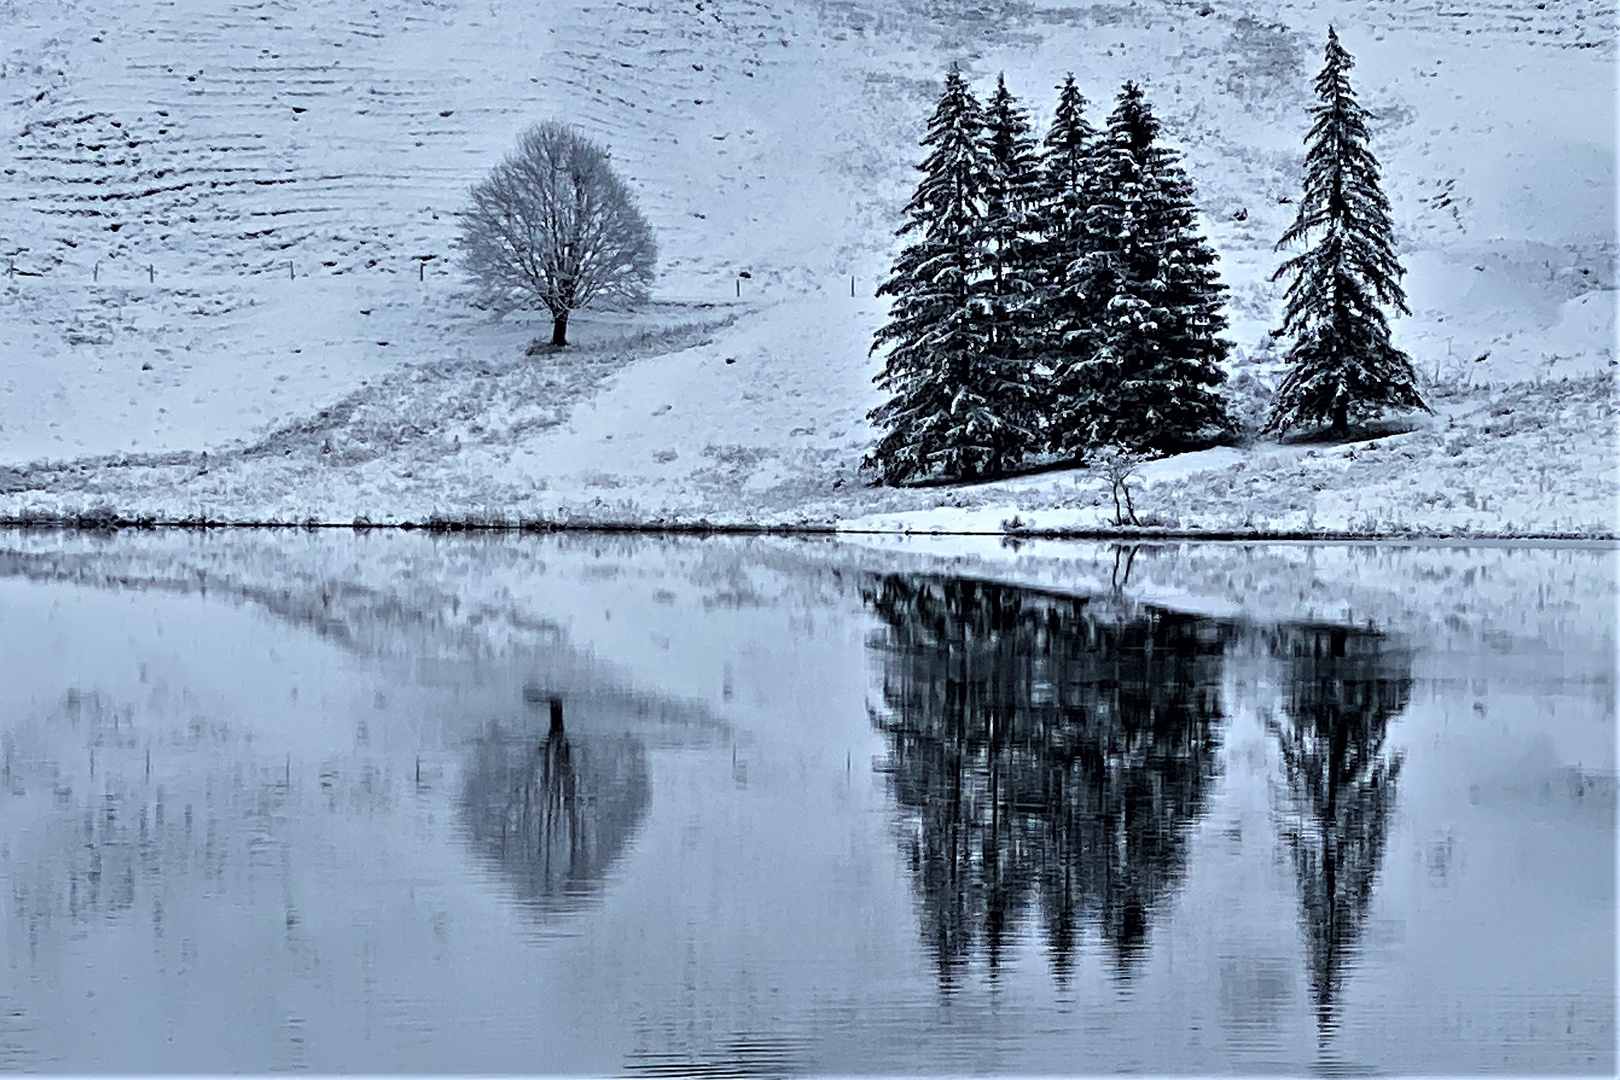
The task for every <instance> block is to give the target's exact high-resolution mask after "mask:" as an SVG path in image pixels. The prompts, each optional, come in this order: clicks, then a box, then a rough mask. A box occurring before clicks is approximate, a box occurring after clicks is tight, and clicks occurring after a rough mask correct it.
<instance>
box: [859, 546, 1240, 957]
mask: <svg viewBox="0 0 1620 1080" xmlns="http://www.w3.org/2000/svg"><path fill="white" fill-rule="evenodd" d="M866 599H867V602H868V604H869V606H870V607H871V608H872V609H873V611H874V612H875V613H876V614H877V615H878V617H879V618H880V619H881V620H882V622H883V624H884V627H883V630H882V632H881V633H880V634H879V635H878V636H877V637H876V638H875V639H874V641H873V646H874V648H875V649H876V650H878V651H879V653H880V655H881V657H882V661H881V663H882V672H883V691H882V696H883V703H882V708H881V709H877V710H874V722H875V723H876V724H877V725H878V726H879V727H880V728H881V729H882V730H883V731H884V732H885V733H886V734H887V735H888V736H889V740H890V748H891V758H890V763H889V767H890V771H891V773H892V783H893V789H894V792H895V796H896V800H897V802H898V803H899V805H900V807H901V810H902V812H903V813H904V815H905V816H906V819H907V820H908V821H909V822H910V823H911V825H912V829H913V837H912V840H911V842H910V848H911V861H912V868H913V871H914V873H915V876H916V883H917V887H918V891H919V894H920V904H919V906H920V909H921V914H922V919H923V933H924V937H925V939H926V941H927V944H928V946H929V948H930V949H931V950H932V951H933V953H934V955H935V958H936V960H937V962H938V963H939V965H940V972H941V979H942V981H944V982H946V983H949V982H950V981H952V980H953V979H954V977H955V969H956V968H957V967H958V966H960V965H961V964H963V963H965V962H967V961H968V960H969V959H971V958H972V957H973V956H974V955H977V954H982V955H983V956H984V957H985V959H986V961H987V962H988V963H989V964H990V965H991V966H992V968H993V967H994V966H995V965H996V964H997V963H999V961H1000V958H1001V951H1002V948H1003V946H1004V942H1005V941H1006V940H1007V939H1008V938H1009V937H1011V936H1012V935H1013V934H1014V933H1015V931H1016V929H1017V926H1018V923H1019V921H1020V920H1021V919H1022V918H1024V916H1025V914H1026V911H1027V910H1028V908H1029V907H1030V906H1031V905H1032V904H1035V905H1038V909H1039V919H1040V925H1041V927H1042V932H1043V934H1044V937H1045V939H1046V945H1047V949H1048V951H1049V953H1050V956H1051V961H1052V964H1053V968H1054V971H1055V972H1056V973H1057V975H1058V977H1059V978H1060V979H1061V978H1064V977H1066V973H1067V971H1068V970H1069V967H1070V965H1071V964H1072V954H1073V951H1074V949H1075V947H1076V942H1077V941H1078V939H1079V937H1080V936H1081V934H1082V932H1083V931H1084V930H1085V929H1087V928H1091V929H1094V930H1095V931H1096V932H1097V933H1098V935H1099V936H1100V937H1101V938H1102V940H1103V941H1104V942H1105V943H1106V944H1107V945H1108V947H1109V948H1110V950H1111V951H1112V952H1113V954H1114V957H1115V961H1116V963H1117V965H1118V966H1119V969H1120V970H1121V972H1122V973H1123V972H1128V970H1129V965H1130V961H1131V958H1132V957H1133V956H1134V955H1135V954H1136V953H1137V952H1138V951H1139V950H1140V948H1141V946H1142V944H1143V943H1144V941H1145V939H1146V937H1147V933H1148V929H1149V925H1150V922H1151V918H1152V916H1153V914H1154V912H1155V910H1156V909H1157V908H1159V907H1160V906H1161V905H1162V904H1163V902H1164V901H1165V899H1166V898H1167V896H1168V895H1169V893H1170V892H1171V891H1172V890H1173V888H1174V887H1175V885H1176V884H1177V882H1178V881H1179V880H1180V878H1181V875H1182V874H1183V872H1184V870H1185V866H1186V858H1187V853H1186V843H1187V834H1188V832H1189V829H1190V826H1191V825H1192V824H1193V823H1194V822H1195V821H1196V820H1197V818H1198V817H1199V815H1200V814H1201V813H1202V812H1203V808H1204V803H1205V800H1206V799H1207V796H1208V791H1209V787H1210V782H1211V780H1212V778H1213V777H1214V775H1215V770H1216V750H1217V747H1218V737H1219V736H1218V725H1219V721H1220V706H1219V685H1220V678H1221V658H1222V651H1223V648H1224V638H1223V633H1222V631H1221V629H1220V628H1219V627H1218V626H1217V625H1216V624H1215V623H1213V622H1212V621H1210V620H1207V619H1202V618H1199V617H1196V616H1184V615H1174V614H1171V613H1168V612H1162V611H1154V610H1147V611H1144V612H1142V613H1139V614H1136V615H1134V616H1132V617H1129V618H1124V617H1111V616H1108V615H1099V614H1098V613H1097V612H1096V611H1095V609H1094V608H1093V607H1092V606H1089V605H1088V604H1087V602H1086V601H1084V600H1079V599H1074V598H1066V597H1054V596H1049V595H1045V594H1041V593H1037V592H1032V591H1029V590H1025V589H1019V588H1014V587H1011V586H1003V585H997V584H992V583H986V582H976V581H963V580H939V579H930V578H910V577H899V576H894V577H887V578H883V579H880V580H877V581H876V582H874V583H873V584H872V585H871V586H870V587H869V588H868V589H867V592H866Z"/></svg>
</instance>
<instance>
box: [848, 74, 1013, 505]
mask: <svg viewBox="0 0 1620 1080" xmlns="http://www.w3.org/2000/svg"><path fill="white" fill-rule="evenodd" d="M984 126H985V116H984V110H983V108H982V107H981V106H980V104H979V102H978V100H977V99H976V98H975V97H974V96H973V93H972V91H971V90H969V88H968V86H967V83H966V82H964V81H963V79H962V75H961V73H960V72H959V71H958V70H957V69H956V68H955V67H954V66H953V67H952V68H951V70H950V72H949V73H947V74H946V76H945V89H944V92H943V93H942V94H941V96H940V99H939V105H938V107H937V108H936V109H935V110H934V115H933V117H932V118H931V119H930V120H929V122H928V132H927V134H926V135H925V136H924V137H923V140H922V145H923V146H926V147H931V148H932V150H931V152H930V153H929V155H928V157H927V159H926V160H925V161H924V162H923V163H922V165H921V166H919V169H920V171H921V172H922V174H923V178H922V181H921V182H920V183H919V184H918V185H917V192H916V194H915V195H913V196H912V198H911V201H910V202H909V203H907V204H906V214H907V220H906V222H905V224H904V225H902V226H901V227H900V230H899V235H901V236H905V235H908V234H916V239H915V240H914V241H913V242H912V243H911V244H910V245H909V246H907V247H906V248H905V250H904V251H902V252H901V254H900V258H899V260H898V261H897V262H896V263H895V266H894V272H893V276H892V277H890V279H889V280H888V281H886V282H884V284H883V285H882V286H881V287H880V288H879V289H878V295H879V296H892V297H894V304H893V306H892V308H891V310H890V321H889V322H888V324H886V325H885V326H883V327H882V328H881V329H880V330H878V332H877V334H876V335H875V338H874V340H873V343H872V351H873V352H876V351H877V350H878V349H880V348H882V347H883V346H885V345H888V346H890V348H889V352H888V355H887V357H886V359H885V363H884V368H883V370H882V371H881V372H880V373H879V374H878V375H877V376H876V378H875V379H874V380H873V381H874V382H876V383H877V384H878V385H879V386H880V387H882V388H883V389H885V390H888V391H890V392H892V394H893V396H892V397H891V398H890V399H889V400H888V401H886V402H884V403H883V404H882V405H880V406H878V407H877V408H876V409H874V410H872V412H871V414H870V416H869V417H868V418H869V419H870V420H872V422H873V423H875V424H878V425H880V426H882V427H885V428H887V429H888V431H887V434H885V435H884V436H883V438H882V439H880V440H879V441H878V443H877V445H876V446H875V447H873V449H872V451H871V453H870V454H869V455H868V456H867V458H866V465H867V466H868V467H869V468H872V469H874V470H875V471H876V472H877V474H878V476H879V478H880V479H881V480H882V482H884V483H886V484H900V483H904V482H907V481H911V480H921V479H926V478H930V477H936V476H938V477H950V478H956V479H981V478H987V477H995V476H999V475H1001V474H1003V473H1004V472H1006V470H1007V469H1008V468H1009V467H1011V466H1012V465H1014V464H1016V463H1017V461H1018V460H1019V458H1020V457H1021V456H1022V453H1023V446H1024V444H1025V442H1026V441H1027V439H1028V435H1027V433H1026V432H1025V431H1024V430H1023V429H1022V428H1021V426H1020V420H1021V416H1022V412H1023V410H1024V408H1025V401H1026V397H1027V394H1026V388H1027V380H1026V379H1023V378H1021V377H1020V372H1019V370H1018V368H1017V366H1016V364H1014V363H1012V362H1009V361H1008V360H1006V359H1005V358H1004V357H1000V356H997V355H996V354H995V353H994V352H993V351H992V350H991V348H990V344H991V337H992V319H991V317H990V314H989V311H990V304H989V303H988V300H987V297H988V294H987V289H986V286H985V284H984V281H985V273H986V268H987V261H988V256H987V252H988V250H989V248H990V244H989V242H988V237H987V233H986V228H985V220H986V204H987V199H988V196H989V194H990V191H991V189H992V187H993V186H994V185H995V182H996V181H995V176H994V165H993V163H992V161H991V158H990V151H989V148H988V146H987V145H986V142H985V138H984Z"/></svg>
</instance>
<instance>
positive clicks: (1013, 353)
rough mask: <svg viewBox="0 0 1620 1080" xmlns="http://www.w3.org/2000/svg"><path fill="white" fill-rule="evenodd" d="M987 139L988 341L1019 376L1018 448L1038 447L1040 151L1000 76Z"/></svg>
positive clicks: (989, 113)
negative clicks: (1019, 436) (1022, 433)
mask: <svg viewBox="0 0 1620 1080" xmlns="http://www.w3.org/2000/svg"><path fill="white" fill-rule="evenodd" d="M984 136H985V145H986V147H987V149H988V150H989V151H990V168H991V171H990V185H989V187H988V188H987V189H986V192H985V217H984V229H985V239H986V250H985V272H986V280H985V283H984V284H985V287H986V291H987V293H988V298H987V314H988V317H989V324H990V334H989V340H988V341H987V342H986V347H987V349H988V350H989V352H990V353H991V354H992V355H993V356H995V357H996V358H997V362H998V363H999V364H1000V365H1004V366H1005V367H1006V369H1007V371H1008V373H1009V374H1010V375H1014V376H1016V378H1015V379H1014V381H1013V385H1014V387H1015V388H1016V389H1017V390H1018V391H1019V394H1018V397H1019V399H1020V400H1019V401H1018V402H1017V404H1018V407H1019V409H1018V413H1019V421H1018V424H1017V427H1018V430H1020V431H1021V432H1024V433H1025V438H1024V440H1023V445H1021V446H1019V447H1018V450H1019V453H1020V456H1022V454H1023V453H1025V452H1027V451H1029V450H1033V449H1035V443H1036V442H1037V441H1038V437H1037V435H1036V430H1037V428H1038V427H1039V425H1040V422H1041V420H1040V417H1039V415H1037V414H1038V407H1039V401H1038V394H1037V388H1036V383H1037V381H1038V380H1037V378H1036V371H1035V364H1036V361H1037V358H1038V357H1039V356H1040V354H1041V351H1042V346H1043V344H1044V342H1043V340H1042V338H1043V335H1042V332H1041V327H1040V325H1039V323H1038V321H1037V320H1038V314H1039V313H1038V311H1037V309H1036V302H1037V300H1038V298H1039V296H1040V292H1041V269H1042V268H1041V266H1040V265H1039V258H1038V256H1039V252H1038V247H1039V238H1038V236H1037V232H1038V229H1039V227H1040V222H1039V216H1038V212H1039V208H1040V203H1041V198H1042V192H1041V181H1042V176H1041V168H1040V159H1039V158H1038V157H1037V155H1036V151H1035V139H1034V136H1033V135H1031V134H1030V127H1029V119H1028V116H1027V115H1026V114H1025V112H1024V109H1023V107H1022V106H1020V105H1019V104H1018V99H1017V98H1015V97H1013V95H1012V93H1011V92H1010V91H1009V90H1008V89H1007V80H1006V78H1005V77H1004V76H999V75H998V76H997V77H996V89H995V92H994V93H993V94H991V95H990V101H989V102H988V104H987V105H986V106H985V110H984Z"/></svg>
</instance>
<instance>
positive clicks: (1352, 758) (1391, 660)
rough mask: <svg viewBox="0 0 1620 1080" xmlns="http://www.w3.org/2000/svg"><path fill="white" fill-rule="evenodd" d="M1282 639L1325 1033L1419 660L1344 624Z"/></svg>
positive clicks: (1305, 918)
mask: <svg viewBox="0 0 1620 1080" xmlns="http://www.w3.org/2000/svg"><path fill="white" fill-rule="evenodd" d="M1276 646H1277V649H1278V651H1279V652H1281V653H1282V654H1283V656H1285V657H1286V658H1287V660H1288V668H1289V670H1288V689H1287V695H1286V698H1285V700H1284V703H1283V708H1284V710H1285V711H1286V712H1287V714H1288V720H1287V722H1286V723H1273V724H1272V730H1273V733H1274V735H1275V736H1276V738H1277V742H1278V747H1279V749H1280V751H1281V755H1282V763H1283V773H1284V776H1285V778H1286V780H1287V785H1288V806H1287V811H1286V813H1285V814H1284V826H1283V830H1282V831H1283V839H1284V842H1285V843H1286V844H1287V846H1288V848H1289V850H1290V852H1291V854H1292V856H1293V862H1294V871H1295V873H1296V875H1297V876H1298V878H1299V889H1300V907H1301V912H1300V914H1301V923H1302V926H1303V929H1304V932H1305V937H1306V947H1307V951H1308V953H1309V957H1308V959H1309V963H1310V977H1311V992H1312V997H1313V999H1314V1003H1315V1006H1316V1013H1317V1023H1318V1028H1319V1030H1320V1031H1321V1032H1322V1033H1323V1035H1326V1034H1327V1032H1328V1031H1329V1030H1331V1028H1332V1027H1333V1025H1334V1022H1335V1018H1334V1008H1335V1002H1336V1001H1337V999H1338V997H1339V991H1340V989H1341V987H1342V985H1343V982H1344V975H1345V968H1346V965H1347V964H1348V963H1349V962H1350V960H1351V959H1352V958H1353V956H1354V953H1355V949H1356V942H1357V939H1358V938H1359V937H1360V934H1361V926H1362V923H1363V922H1364V921H1365V919H1366V916H1367V908H1368V906H1369V904H1370V903H1371V900H1372V890H1373V883H1374V881H1375V879H1376V878H1377V876H1378V869H1379V864H1380V863H1381V862H1382V860H1383V855H1384V845H1385V843H1386V841H1387V839H1388V836H1389V827H1390V821H1391V817H1392V815H1393V813H1394V808H1395V796H1396V781H1397V779H1398V777H1399V776H1400V771H1401V761H1402V758H1401V755H1400V754H1398V753H1397V754H1393V755H1391V754H1388V753H1386V752H1385V745H1384V744H1385V737H1386V732H1387V728H1388V725H1389V722H1390V721H1391V720H1392V719H1394V718H1395V717H1396V716H1398V715H1400V713H1401V712H1402V711H1403V710H1405V708H1406V706H1407V703H1408V701H1409V700H1410V698H1411V692H1412V658H1411V653H1410V652H1409V651H1408V650H1407V649H1406V648H1405V647H1403V646H1402V645H1401V644H1399V643H1398V642H1396V641H1394V640H1392V639H1391V638H1389V637H1386V636H1385V635H1383V634H1379V633H1374V632H1371V631H1364V630H1351V629H1345V628H1328V627H1291V628H1287V629H1284V630H1282V631H1281V632H1279V634H1278V637H1277V639H1276Z"/></svg>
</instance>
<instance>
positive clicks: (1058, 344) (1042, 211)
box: [1036, 74, 1100, 434]
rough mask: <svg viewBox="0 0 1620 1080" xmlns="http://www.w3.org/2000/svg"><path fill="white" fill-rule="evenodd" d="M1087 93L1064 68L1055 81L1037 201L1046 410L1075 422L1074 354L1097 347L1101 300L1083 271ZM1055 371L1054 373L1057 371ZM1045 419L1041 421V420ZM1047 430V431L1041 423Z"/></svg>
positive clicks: (1093, 145) (1090, 141)
mask: <svg viewBox="0 0 1620 1080" xmlns="http://www.w3.org/2000/svg"><path fill="white" fill-rule="evenodd" d="M1085 110H1086V99H1085V97H1084V96H1083V95H1082V94H1081V93H1080V88H1079V87H1078V86H1076V85H1075V81H1074V75H1073V74H1070V75H1067V76H1066V77H1065V78H1064V80H1063V82H1062V83H1061V84H1060V85H1059V86H1058V103H1057V108H1056V109H1055V110H1054V111H1053V114H1052V125H1051V127H1050V128H1048V129H1047V133H1046V139H1045V141H1044V143H1043V144H1042V155H1041V180H1042V189H1041V196H1042V197H1041V200H1040V202H1039V203H1038V204H1037V228H1036V232H1037V236H1038V238H1039V240H1038V247H1037V249H1036V254H1037V258H1036V262H1037V266H1038V268H1039V274H1038V279H1039V281H1040V284H1041V291H1040V293H1039V301H1038V312H1037V321H1038V323H1039V325H1040V327H1041V330H1042V334H1043V337H1044V342H1043V345H1044V348H1043V353H1044V355H1045V357H1046V362H1047V364H1048V365H1049V366H1050V367H1051V369H1052V376H1049V377H1048V381H1047V384H1046V385H1045V386H1043V387H1042V390H1043V398H1044V401H1043V405H1044V408H1043V410H1042V411H1043V412H1044V413H1046V414H1049V415H1048V416H1046V417H1045V419H1047V420H1048V421H1050V420H1052V419H1054V418H1059V417H1061V418H1063V419H1059V423H1060V424H1066V425H1068V426H1070V427H1073V426H1076V425H1078V424H1079V423H1080V421H1079V420H1078V419H1076V418H1074V417H1071V416H1069V415H1068V414H1070V413H1073V412H1075V411H1076V410H1077V409H1081V408H1083V407H1084V406H1085V403H1086V401H1087V400H1088V399H1087V395H1086V394H1085V387H1084V385H1082V384H1081V383H1079V382H1077V381H1076V370H1075V367H1074V361H1075V360H1076V359H1077V358H1081V357H1086V356H1089V355H1090V354H1091V352H1092V351H1093V350H1094V349H1095V348H1096V341H1095V334H1094V333H1093V329H1094V327H1095V326H1096V323H1097V317H1098V313H1099V311H1100V305H1099V304H1098V303H1097V299H1096V298H1095V297H1094V296H1093V295H1092V294H1091V293H1090V292H1089V291H1088V289H1087V288H1086V277H1085V275H1084V273H1082V271H1083V269H1084V267H1085V266H1086V265H1087V264H1086V262H1085V256H1086V255H1088V254H1089V253H1090V251H1091V245H1090V241H1089V233H1088V232H1087V230H1086V228H1085V224H1086V210H1087V208H1088V207H1089V206H1090V204H1091V199H1092V196H1093V193H1094V187H1095V185H1094V183H1093V175H1092V174H1093V173H1094V171H1095V169H1096V161H1095V156H1096V153H1097V147H1098V139H1097V131H1096V129H1095V128H1093V127H1092V126H1091V124H1090V123H1089V122H1088V121H1087V120H1086V112H1085ZM1054 376H1055V377H1054ZM1044 426H1045V425H1043V428H1044ZM1043 434H1045V432H1044V430H1043Z"/></svg>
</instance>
